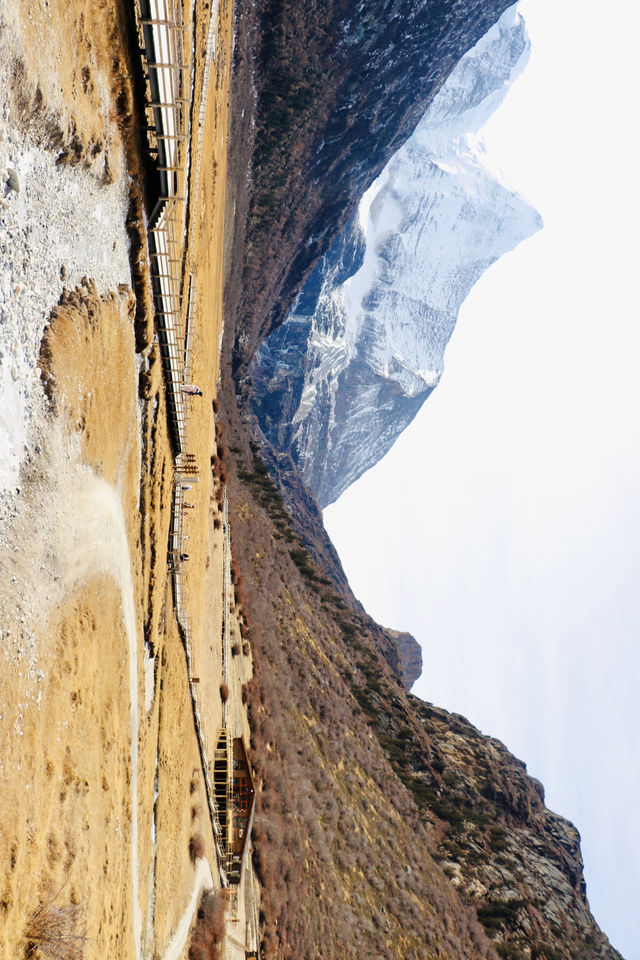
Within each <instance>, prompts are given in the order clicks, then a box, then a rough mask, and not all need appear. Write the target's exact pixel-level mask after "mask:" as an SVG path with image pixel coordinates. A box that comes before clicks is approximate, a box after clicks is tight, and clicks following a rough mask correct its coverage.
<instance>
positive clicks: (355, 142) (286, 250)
mask: <svg viewBox="0 0 640 960" xmlns="http://www.w3.org/2000/svg"><path fill="white" fill-rule="evenodd" d="M509 3H510V0H367V2H366V3H365V2H364V0H309V2H306V3H304V4H300V3H296V2H295V0H255V5H254V2H253V0H239V2H238V9H237V23H238V29H239V33H240V34H247V33H248V34H249V35H250V38H249V42H248V43H247V44H246V45H245V44H244V42H243V41H242V40H241V42H240V43H239V44H238V48H237V50H238V52H237V54H236V64H237V66H238V69H239V70H240V71H241V72H242V71H247V82H248V84H251V83H255V89H256V113H255V126H254V128H253V131H252V136H253V139H252V145H253V149H252V155H251V172H250V183H249V186H250V190H251V204H250V209H249V214H248V223H247V243H246V245H245V253H246V256H245V259H244V269H243V277H242V288H243V289H242V297H241V301H240V303H239V311H240V317H241V324H240V326H239V327H238V329H237V331H236V341H235V349H234V364H235V372H236V382H237V384H238V383H239V381H242V380H243V378H244V376H245V375H246V373H247V364H248V361H249V360H250V359H251V358H252V356H253V353H254V352H255V350H256V349H257V347H258V345H259V343H260V341H261V340H262V339H263V338H264V336H265V335H266V334H267V333H268V332H269V331H270V330H271V329H273V328H274V327H275V326H277V325H278V324H279V323H281V322H282V321H283V320H284V318H285V317H286V314H287V312H288V309H289V306H290V304H291V301H292V299H293V298H294V296H295V295H296V294H297V292H298V291H299V289H300V285H301V284H302V282H303V280H304V278H305V276H306V274H307V273H308V272H309V271H310V270H311V268H312V267H313V265H314V263H315V261H316V260H317V258H318V257H319V256H320V255H322V254H324V253H325V252H326V250H327V249H328V247H329V245H330V243H331V242H332V240H333V239H334V238H335V236H336V235H337V233H338V232H339V230H340V228H341V226H342V225H343V224H344V223H345V222H346V220H347V219H348V218H349V216H350V215H351V214H352V213H353V212H354V209H355V204H356V203H357V202H358V201H359V199H360V197H361V195H362V193H363V192H364V190H365V189H366V188H367V187H368V186H369V185H370V184H371V182H372V181H373V180H374V179H375V177H376V176H377V174H378V173H379V172H380V170H381V169H382V167H383V166H384V164H385V163H386V162H387V160H388V159H389V158H390V157H391V156H392V155H393V153H394V152H395V151H396V150H397V149H398V147H399V146H400V145H401V144H402V143H403V142H404V141H405V140H406V139H407V137H409V136H410V134H411V133H412V132H413V130H414V128H415V126H416V124H417V123H418V121H419V119H420V118H421V117H422V115H423V114H424V112H425V110H426V108H427V107H428V105H429V104H430V103H431V101H432V100H433V98H434V97H435V95H436V93H437V92H438V90H439V89H440V87H441V86H442V84H443V82H444V81H445V80H446V78H447V76H448V75H449V73H450V72H451V70H452V69H453V68H454V66H455V65H456V63H457V62H458V61H459V59H460V58H461V56H462V55H463V54H464V53H465V52H466V51H467V50H468V49H469V48H470V47H472V46H473V45H474V43H475V42H476V41H477V40H478V39H479V38H480V37H481V36H483V35H484V34H485V33H486V32H487V30H488V29H489V27H490V26H491V25H492V24H493V23H495V21H496V20H497V19H498V17H499V16H500V14H501V13H502V12H503V11H504V10H505V9H506V8H507V7H508V6H509ZM252 23H255V24H256V28H255V30H254V31H253V32H252V30H251V26H250V25H251V24H252ZM247 24H249V26H247ZM252 64H255V71H254V73H253V75H252V74H251V71H250V65H252ZM245 109H246V110H247V111H249V110H250V106H249V104H248V103H244V104H242V106H240V112H242V110H245ZM247 133H248V129H247V124H246V123H245V124H244V126H243V127H242V130H241V133H240V136H241V137H244V138H245V140H246V138H247ZM238 209H240V208H238ZM239 385H240V386H241V387H242V386H243V384H242V383H240V384H239ZM244 386H245V387H246V388H247V389H248V388H249V384H244Z"/></svg>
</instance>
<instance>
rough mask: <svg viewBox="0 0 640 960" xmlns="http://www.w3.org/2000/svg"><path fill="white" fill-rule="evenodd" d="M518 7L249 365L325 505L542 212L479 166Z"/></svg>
mask: <svg viewBox="0 0 640 960" xmlns="http://www.w3.org/2000/svg"><path fill="white" fill-rule="evenodd" d="M528 56H529V39H528V36H527V33H526V29H525V24H524V21H523V19H522V17H521V16H520V15H519V14H518V13H517V11H516V9H515V7H512V8H510V9H509V10H507V11H506V12H505V13H504V14H503V16H502V17H501V18H500V20H499V21H498V23H496V25H495V26H494V27H493V28H492V29H491V30H490V31H489V32H488V33H487V34H486V35H485V36H484V37H483V38H482V39H481V40H480V41H479V43H477V44H476V46H475V47H473V48H472V49H471V50H470V51H469V52H468V53H467V54H466V55H465V56H464V57H463V58H462V60H461V61H460V62H459V63H458V65H457V66H456V67H455V69H454V70H453V72H452V73H451V74H450V76H449V78H448V80H447V81H446V83H445V84H444V86H443V87H442V88H441V90H440V91H439V93H438V95H437V96H436V98H435V99H434V101H433V103H432V104H431V107H430V108H429V110H428V111H427V113H426V114H425V116H424V117H423V119H422V120H421V121H420V123H419V124H418V126H417V128H416V130H415V132H414V134H413V135H412V137H411V138H410V139H409V140H408V141H407V142H406V143H405V145H404V146H403V147H402V148H401V149H400V150H399V151H398V152H397V153H396V154H395V155H394V156H393V157H392V159H391V160H390V162H389V163H388V164H387V166H386V167H385V168H384V170H383V171H382V173H381V175H380V176H379V177H378V179H377V180H376V181H375V182H374V184H373V185H372V186H371V187H370V188H369V190H368V191H367V192H366V193H365V195H364V196H363V198H362V200H361V203H360V206H359V209H358V215H357V217H356V218H355V219H354V220H352V221H351V223H349V224H348V226H347V227H346V228H345V229H344V230H343V231H342V233H341V234H340V236H339V237H338V239H337V240H336V241H335V242H334V244H333V245H332V247H331V248H330V250H329V251H328V253H327V254H326V256H324V257H323V258H321V260H320V261H319V262H318V264H317V266H316V267H315V269H314V271H313V273H312V274H311V275H310V277H309V279H308V281H307V282H306V284H305V286H304V288H303V290H302V292H301V294H300V296H299V297H298V299H297V301H296V303H295V304H294V307H293V309H292V310H291V312H290V314H289V316H288V318H287V321H286V322H285V323H284V324H283V325H282V326H281V327H280V328H279V329H278V330H276V331H275V332H274V333H273V334H271V336H270V337H268V339H267V340H266V341H265V342H264V343H263V345H262V347H261V348H260V351H259V352H258V354H257V357H256V360H255V361H254V365H253V369H252V376H253V383H254V388H255V400H254V409H255V411H256V413H257V414H258V418H259V421H260V425H261V427H262V429H263V431H264V433H265V434H266V436H267V437H268V439H269V440H270V441H271V442H272V443H274V444H275V446H276V447H277V448H279V449H281V450H289V451H291V453H292V455H293V457H294V459H295V460H296V462H297V464H298V466H299V468H300V470H301V472H302V474H303V476H304V477H305V479H306V481H307V482H308V483H309V485H310V486H311V488H312V489H313V490H314V492H315V494H316V496H317V497H318V500H319V501H320V503H321V504H322V505H323V506H326V505H327V504H329V503H331V502H333V501H334V500H336V499H337V498H338V497H339V496H340V494H341V493H342V492H343V491H344V490H345V489H346V488H347V487H348V486H349V485H350V484H351V483H353V481H354V480H356V479H357V478H358V477H359V476H360V475H361V474H362V473H364V471H365V470H367V469H368V468H369V467H371V466H373V464H375V463H376V462H377V461H378V460H379V459H380V458H381V457H382V456H384V454H385V453H386V452H387V450H388V449H389V448H390V447H391V445H392V444H393V442H394V441H395V439H396V437H397V436H398V435H399V434H400V433H401V432H402V430H403V429H404V428H405V427H406V426H407V424H408V423H410V421H411V420H412V419H413V417H414V416H415V414H416V413H417V411H418V409H419V408H420V407H421V405H422V404H423V403H424V401H425V399H426V398H427V397H428V395H429V394H430V393H431V391H432V390H433V389H434V387H435V386H436V385H437V383H438V381H439V379H440V377H441V375H442V371H443V367H444V351H445V348H446V345H447V343H448V341H449V338H450V337H451V334H452V332H453V329H454V326H455V323H456V319H457V316H458V311H459V309H460V306H461V304H462V302H463V300H464V299H465V298H466V296H467V294H468V293H469V291H470V290H471V288H472V286H473V285H474V284H475V282H476V281H477V280H478V278H479V277H480V276H481V274H482V273H483V272H484V271H485V270H486V269H487V267H488V266H489V265H490V264H491V263H493V262H494V261H495V260H497V259H498V258H499V257H500V256H502V254H504V253H506V252H507V251H509V250H511V249H513V248H514V247H515V246H517V244H518V243H520V242H521V241H522V240H523V239H525V238H526V237H528V236H530V235H531V234H533V233H535V231H536V230H538V229H540V227H541V225H542V222H541V219H540V217H539V215H538V213H537V212H536V211H535V210H534V209H533V208H532V207H531V206H530V204H529V203H528V202H527V201H526V200H525V199H524V198H523V197H522V196H520V195H518V194H517V193H514V192H513V191H511V190H510V189H508V188H507V187H506V186H505V185H504V184H503V183H502V182H500V180H499V179H498V178H497V177H496V175H495V174H494V173H493V172H491V171H490V170H489V169H488V168H487V167H486V166H485V164H484V162H483V153H484V150H483V143H482V139H481V136H480V130H481V128H482V127H483V125H484V124H485V123H486V121H487V120H488V119H489V117H490V116H491V115H492V113H493V112H494V111H495V110H496V108H497V107H498V105H499V104H500V103H501V102H502V100H503V99H504V97H505V95H506V93H507V91H508V89H509V86H510V84H511V83H512V82H513V80H514V79H515V78H516V77H517V76H518V75H519V74H520V73H521V72H522V70H523V69H524V67H525V65H526V62H527V60H528Z"/></svg>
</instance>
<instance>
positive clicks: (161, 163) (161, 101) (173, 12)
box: [137, 0, 193, 451]
mask: <svg viewBox="0 0 640 960" xmlns="http://www.w3.org/2000/svg"><path fill="white" fill-rule="evenodd" d="M137 21H138V29H139V34H140V40H141V46H142V50H143V56H142V62H143V69H144V72H145V76H146V81H147V105H146V114H147V122H148V126H147V134H148V140H149V148H150V151H151V153H152V155H154V156H155V159H156V169H157V172H158V178H159V185H160V196H159V197H158V200H157V203H156V206H155V207H154V210H153V212H152V214H151V217H150V225H149V230H148V239H149V257H150V270H151V288H152V293H153V305H154V311H155V317H156V328H157V333H158V341H159V344H160V349H161V353H162V358H163V362H164V368H165V379H166V384H167V407H168V413H169V419H170V422H171V426H172V430H173V434H174V440H175V444H176V448H177V450H178V451H184V450H186V446H187V425H188V416H189V408H188V400H187V398H186V396H185V394H184V393H183V390H182V388H183V386H184V384H185V383H186V382H188V381H187V376H188V371H189V363H188V362H187V361H188V360H189V359H190V355H189V357H187V356H186V355H185V351H186V347H187V344H186V334H187V324H188V315H189V312H190V310H191V308H192V303H193V301H192V294H191V291H192V283H191V278H190V276H189V277H187V276H185V262H186V256H185V251H186V241H185V228H186V220H187V202H188V183H189V177H188V170H189V164H190V150H189V141H190V135H191V130H190V119H189V117H190V109H189V108H190V105H191V100H192V88H193V76H192V73H193V71H192V67H193V50H192V47H191V46H189V47H188V46H187V43H186V37H187V34H188V32H189V29H190V27H189V26H188V25H185V23H184V22H183V15H182V4H181V3H180V2H179V0H137ZM187 285H188V290H187V294H186V299H187V305H186V308H185V304H184V302H183V301H184V300H185V287H186V286H187Z"/></svg>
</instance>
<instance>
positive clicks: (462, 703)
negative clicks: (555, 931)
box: [325, 0, 640, 960]
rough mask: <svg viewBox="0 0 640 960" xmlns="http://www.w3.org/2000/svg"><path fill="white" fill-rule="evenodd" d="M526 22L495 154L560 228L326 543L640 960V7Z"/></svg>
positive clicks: (504, 264)
mask: <svg viewBox="0 0 640 960" xmlns="http://www.w3.org/2000/svg"><path fill="white" fill-rule="evenodd" d="M520 10H521V11H522V13H523V14H524V16H525V18H526V20H527V25H528V29H529V33H530V36H531V41H532V47H533V50H532V55H531V61H530V63H529V66H528V68H527V70H526V71H525V74H524V76H523V77H522V78H521V79H520V80H519V81H518V82H517V83H516V85H515V86H514V88H513V90H512V92H511V93H510V95H509V97H508V98H507V100H506V102H505V104H504V105H503V107H502V108H501V109H500V111H499V112H498V114H497V115H496V116H495V117H494V119H493V120H492V121H491V122H490V124H489V126H488V127H487V129H486V138H487V143H488V149H489V154H490V156H491V157H492V162H494V163H495V164H496V165H499V166H500V167H501V168H502V169H503V170H505V171H507V172H508V179H509V182H510V184H511V185H512V186H514V187H516V188H517V189H519V190H520V191H521V192H523V193H525V194H526V195H527V196H528V198H529V199H530V200H531V201H532V202H533V203H534V204H535V205H536V206H537V208H538V210H539V211H540V213H541V214H542V216H543V218H544V221H545V227H544V229H543V230H542V231H541V232H540V233H539V234H537V235H536V236H535V237H533V238H532V239H531V240H529V241H527V242H525V243H524V244H522V245H521V247H520V248H518V250H516V251H515V252H514V253H512V254H509V255H508V256H506V257H504V258H503V259H502V260H501V261H499V262H498V263H497V264H495V265H494V266H493V267H492V268H491V269H490V270H489V271H488V273H487V274H485V276H484V277H483V278H482V280H481V281H480V282H479V283H478V285H477V286H476V288H475V289H474V290H473V291H472V293H471V295H470V296H469V298H468V299H467V301H466V303H465V304H464V306H463V309H462V311H461V314H460V319H459V323H458V326H457V328H456V331H455V333H454V336H453V338H452V340H451V343H450V346H449V348H448V350H447V355H446V369H445V373H444V376H443V378H442V381H441V383H440V385H439V387H438V388H437V389H436V390H435V392H434V393H433V395H432V396H431V397H430V398H429V400H428V401H427V403H426V404H425V406H424V407H423V409H422V411H421V413H420V415H419V416H418V417H417V418H416V420H415V421H414V423H413V424H412V425H411V427H410V428H409V429H408V430H407V431H406V432H405V433H404V434H403V436H402V437H401V438H400V440H399V441H398V442H397V443H396V445H395V447H394V448H393V450H392V451H391V452H390V453H389V454H388V455H387V457H385V459H384V460H383V461H382V462H381V463H379V464H378V465H377V466H376V467H375V468H374V469H373V470H370V471H369V472H368V473H367V474H366V475H365V476H364V477H363V478H362V479H361V480H360V481H359V482H358V483H357V484H355V485H354V486H353V487H352V488H351V489H350V490H348V491H347V492H346V493H345V494H344V495H343V496H342V498H341V499H340V501H339V502H338V503H337V504H335V505H334V506H332V507H330V508H328V509H327V510H326V511H325V521H326V525H327V529H328V531H329V533H330V535H331V536H332V538H333V541H334V543H335V544H336V546H337V548H338V550H339V552H340V555H341V558H342V560H343V563H344V565H345V569H346V572H347V574H348V576H349V579H350V581H351V585H352V587H353V589H354V592H355V593H356V595H357V596H358V597H359V599H360V600H362V602H363V603H364V605H365V606H366V608H367V609H368V611H369V612H370V613H371V614H372V615H373V616H374V617H376V619H378V620H379V621H380V622H381V623H384V624H387V625H389V626H393V627H396V628H400V629H406V630H409V631H410V632H412V633H413V634H414V636H415V637H416V638H417V639H418V640H419V641H420V643H421V644H422V646H423V651H424V661H425V668H424V673H423V677H422V678H421V680H420V681H419V682H418V684H417V685H416V688H415V692H416V693H418V695H420V696H422V697H424V698H425V699H428V700H431V701H433V702H435V703H437V704H439V705H441V706H444V707H447V708H449V709H452V710H456V711H458V712H461V713H463V714H465V715H466V716H467V717H468V718H469V719H470V720H471V721H472V722H473V723H475V724H476V725H477V726H479V727H480V728H481V729H482V730H483V731H484V732H486V733H488V734H491V735H493V736H497V737H499V738H500V739H502V740H503V741H504V742H505V743H506V744H507V746H508V747H509V748H510V749H511V750H512V751H513V752H514V753H515V754H516V755H517V756H519V757H521V758H522V759H523V760H525V761H526V762H527V765H528V769H529V771H530V773H532V774H533V775H534V776H536V777H538V778H539V779H541V780H542V782H543V783H544V785H545V787H546V791H547V803H548V805H549V806H550V807H551V808H552V809H554V810H556V811H557V812H558V813H561V814H563V815H564V816H567V817H568V818H569V819H571V820H572V821H573V822H574V823H575V824H576V826H577V827H578V828H579V830H580V832H581V834H582V850H583V855H584V859H585V875H586V879H587V886H588V895H589V900H590V903H591V907H592V910H593V912H594V914H595V917H596V919H597V921H598V922H599V924H600V925H601V927H602V928H603V930H604V931H605V932H606V933H607V935H608V936H609V938H610V940H611V942H612V943H613V945H614V946H616V947H617V948H618V949H619V950H620V951H621V952H622V953H623V954H624V956H625V957H626V958H627V960H640V919H639V918H640V906H639V904H640V826H639V823H640V818H639V814H638V809H639V806H640V748H639V746H638V736H639V731H640V696H639V695H638V680H639V675H640V669H639V668H640V645H639V643H638V641H639V639H640V588H639V577H640V377H639V376H638V371H637V367H638V363H639V360H640V349H639V348H640V325H639V323H638V321H639V319H640V316H639V314H640V311H639V309H638V303H637V291H636V287H637V277H638V273H639V272H640V271H639V264H638V255H639V253H640V244H639V242H638V237H637V231H638V229H639V224H640V192H639V190H638V183H637V178H638V176H639V163H638V151H637V146H638V132H637V130H638V126H639V124H640V120H639V119H638V107H637V101H638V93H639V92H640V91H639V88H640V84H639V82H638V74H637V66H638V38H639V37H640V8H639V7H638V6H637V5H636V4H635V3H634V2H632V0H617V2H616V0H612V2H611V3H609V4H607V6H606V7H603V6H602V4H601V3H598V4H596V3H595V2H593V0H582V2H577V0H565V2H564V3H561V4H559V3H557V2H554V0H532V2H528V0H525V2H523V3H521V5H520Z"/></svg>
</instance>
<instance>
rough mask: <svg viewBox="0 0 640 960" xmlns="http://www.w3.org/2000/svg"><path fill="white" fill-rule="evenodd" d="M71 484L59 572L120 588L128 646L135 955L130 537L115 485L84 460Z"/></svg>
mask: <svg viewBox="0 0 640 960" xmlns="http://www.w3.org/2000/svg"><path fill="white" fill-rule="evenodd" d="M74 472H75V474H76V476H75V477H73V475H72V477H71V478H70V479H71V481H72V482H71V487H72V489H73V490H74V495H73V497H72V498H70V499H69V498H67V502H66V509H65V508H63V510H62V511H61V512H60V513H59V514H58V524H59V525H62V527H63V529H60V533H59V541H58V542H59V543H60V544H61V545H62V546H61V554H60V567H59V569H60V574H61V579H62V580H63V582H64V584H65V585H66V586H69V587H70V586H72V585H73V584H75V583H78V582H80V581H82V580H85V579H86V578H87V577H89V576H91V575H92V574H107V575H109V576H111V577H113V579H114V580H115V581H116V583H117V584H118V587H119V589H120V597H121V603H122V618H123V623H124V628H125V632H126V635H127V641H128V646H129V703H130V720H131V887H132V899H133V938H134V948H135V956H136V960H139V958H140V956H141V935H142V910H141V908H140V882H139V862H138V726H139V713H138V711H139V702H138V701H139V697H138V640H137V632H136V611H135V595H134V588H133V577H132V573H131V558H130V553H129V542H128V540H127V533H126V527H125V521H124V514H123V511H122V503H121V501H120V498H119V496H118V494H117V492H116V490H115V489H114V488H113V487H112V486H111V485H110V484H109V483H107V482H106V481H105V480H102V479H101V478H100V477H97V476H96V475H95V474H94V473H93V471H92V470H90V469H89V468H88V467H86V466H85V465H83V464H77V465H76V467H75V471H74Z"/></svg>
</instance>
